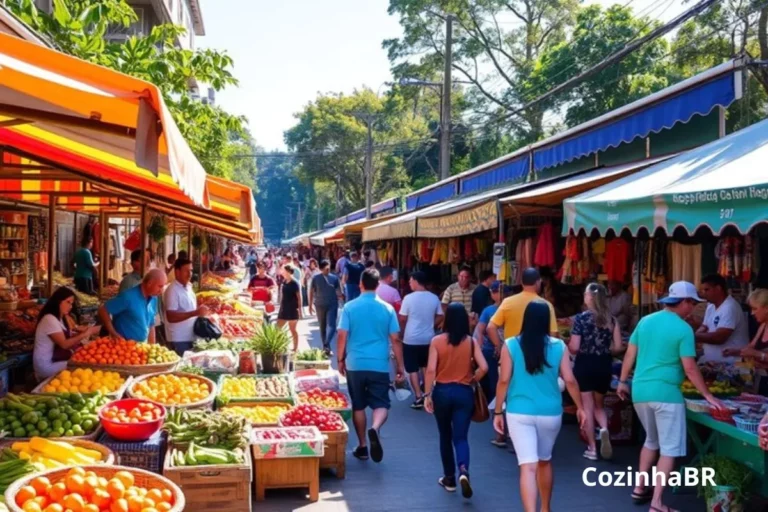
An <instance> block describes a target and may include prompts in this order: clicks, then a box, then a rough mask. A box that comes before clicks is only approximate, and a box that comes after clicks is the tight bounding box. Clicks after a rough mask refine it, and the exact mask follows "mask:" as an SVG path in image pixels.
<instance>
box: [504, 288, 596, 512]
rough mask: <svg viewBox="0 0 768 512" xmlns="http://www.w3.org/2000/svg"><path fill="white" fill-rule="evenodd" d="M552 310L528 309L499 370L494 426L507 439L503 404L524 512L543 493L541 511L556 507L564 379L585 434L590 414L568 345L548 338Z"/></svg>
mask: <svg viewBox="0 0 768 512" xmlns="http://www.w3.org/2000/svg"><path fill="white" fill-rule="evenodd" d="M550 315H551V312H550V309H549V305H548V304H547V303H546V302H544V301H542V300H538V299H537V300H534V301H533V302H531V303H530V304H528V306H527V307H526V308H525V313H524V314H523V326H522V330H521V331H520V336H515V337H513V338H509V339H508V340H507V341H506V342H505V343H504V346H503V347H502V349H501V370H500V372H499V384H498V387H497V388H496V407H495V411H494V418H493V426H494V428H495V429H496V431H497V432H499V433H500V434H503V433H504V418H503V417H502V415H503V414H505V412H504V400H502V399H501V398H502V397H506V416H507V425H508V426H509V436H510V437H511V438H512V444H513V445H514V446H515V452H516V453H517V463H518V465H519V466H520V495H521V497H522V502H523V510H525V512H535V511H536V502H537V499H538V497H539V496H538V495H539V492H540V494H541V510H550V504H551V502H552V487H553V480H552V463H551V461H552V448H553V447H554V446H555V441H556V439H557V435H558V433H559V432H560V426H561V423H562V415H563V399H562V394H561V392H560V385H559V383H558V376H560V375H562V378H563V380H564V381H565V385H566V387H567V388H568V394H570V395H571V398H572V399H573V402H574V403H575V404H576V407H577V409H576V416H577V418H578V420H579V424H580V425H581V428H582V429H583V428H584V426H585V423H586V414H585V412H584V409H583V407H582V404H581V392H580V391H579V384H578V383H577V382H576V378H575V377H574V376H573V371H572V370H571V360H570V358H569V356H568V350H566V347H565V344H564V343H563V342H562V341H560V340H558V339H556V338H552V337H550V336H549V334H550V326H551V320H550Z"/></svg>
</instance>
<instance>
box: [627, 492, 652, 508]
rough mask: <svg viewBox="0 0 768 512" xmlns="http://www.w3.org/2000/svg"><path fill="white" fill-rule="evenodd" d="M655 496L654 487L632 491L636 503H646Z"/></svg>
mask: <svg viewBox="0 0 768 512" xmlns="http://www.w3.org/2000/svg"><path fill="white" fill-rule="evenodd" d="M652 498H653V489H645V490H644V491H643V492H635V491H632V501H633V502H635V505H645V504H646V503H648V502H649V501H651V499H652Z"/></svg>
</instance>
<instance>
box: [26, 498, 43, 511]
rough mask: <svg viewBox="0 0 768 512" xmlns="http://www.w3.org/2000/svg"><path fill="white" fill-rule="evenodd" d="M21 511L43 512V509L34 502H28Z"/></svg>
mask: <svg viewBox="0 0 768 512" xmlns="http://www.w3.org/2000/svg"><path fill="white" fill-rule="evenodd" d="M21 510H23V511H24V512H43V509H41V508H40V505H38V504H37V503H36V502H34V501H32V500H29V501H28V502H26V503H25V504H24V506H23V507H21Z"/></svg>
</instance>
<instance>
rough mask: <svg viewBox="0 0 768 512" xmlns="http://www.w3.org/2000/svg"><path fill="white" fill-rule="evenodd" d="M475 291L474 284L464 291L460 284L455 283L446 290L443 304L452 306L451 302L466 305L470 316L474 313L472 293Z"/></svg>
mask: <svg viewBox="0 0 768 512" xmlns="http://www.w3.org/2000/svg"><path fill="white" fill-rule="evenodd" d="M474 291H475V285H474V284H470V285H469V287H468V288H466V289H464V288H462V287H461V286H459V283H453V284H452V285H450V286H449V287H448V288H446V289H445V293H443V301H442V302H443V304H450V303H451V302H459V303H461V304H464V308H465V309H466V310H467V314H470V313H471V312H472V292H474Z"/></svg>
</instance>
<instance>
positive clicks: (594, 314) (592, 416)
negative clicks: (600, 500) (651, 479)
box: [568, 283, 622, 460]
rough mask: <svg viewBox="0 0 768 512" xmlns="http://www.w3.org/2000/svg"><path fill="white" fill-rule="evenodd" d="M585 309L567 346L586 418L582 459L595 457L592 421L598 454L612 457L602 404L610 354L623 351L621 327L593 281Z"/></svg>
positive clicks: (608, 384)
mask: <svg viewBox="0 0 768 512" xmlns="http://www.w3.org/2000/svg"><path fill="white" fill-rule="evenodd" d="M584 305H585V306H586V311H584V312H583V313H580V314H578V315H577V316H576V318H575V319H574V321H573V328H572V329H571V339H570V341H569V342H568V349H569V350H570V352H571V354H575V355H576V363H575V365H574V367H573V374H574V375H575V377H576V381H577V382H578V383H579V389H580V390H581V401H582V403H583V404H584V414H585V415H586V417H587V421H586V424H585V427H584V430H585V432H584V434H585V435H586V437H587V445H588V446H587V450H586V451H585V452H584V458H586V459H589V460H597V444H596V442H595V421H597V424H598V425H600V456H601V457H602V458H603V459H610V458H611V457H612V456H613V449H612V447H611V440H610V436H609V434H608V416H607V415H606V413H605V409H604V407H603V400H604V398H605V395H606V393H608V391H609V390H610V389H611V379H612V378H613V377H612V374H611V366H612V364H613V354H618V353H620V352H621V350H622V344H621V327H620V326H619V323H618V322H617V321H616V319H615V318H613V317H612V316H611V313H610V310H609V306H608V292H607V291H606V289H605V287H604V286H603V285H601V284H598V283H592V284H590V285H588V286H587V288H586V290H585V291H584Z"/></svg>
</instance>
